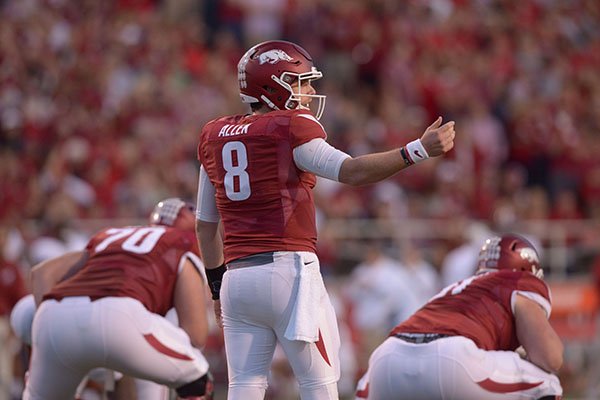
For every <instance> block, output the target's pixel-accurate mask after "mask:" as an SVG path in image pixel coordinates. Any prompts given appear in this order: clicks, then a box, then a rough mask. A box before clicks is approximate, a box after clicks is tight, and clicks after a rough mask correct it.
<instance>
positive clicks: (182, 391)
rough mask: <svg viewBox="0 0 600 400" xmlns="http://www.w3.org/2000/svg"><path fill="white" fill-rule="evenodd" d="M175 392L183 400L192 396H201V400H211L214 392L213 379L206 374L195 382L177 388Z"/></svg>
mask: <svg viewBox="0 0 600 400" xmlns="http://www.w3.org/2000/svg"><path fill="white" fill-rule="evenodd" d="M175 391H176V392H177V396H179V397H181V398H183V399H186V398H188V397H194V396H203V397H202V398H203V399H205V400H209V399H212V394H213V391H214V383H213V377H212V375H211V373H210V372H207V373H206V374H204V375H202V376H201V377H200V378H198V379H196V380H195V381H193V382H190V383H186V384H185V385H183V386H180V387H178V388H177V389H175ZM194 398H195V397H194Z"/></svg>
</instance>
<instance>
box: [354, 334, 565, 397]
mask: <svg viewBox="0 0 600 400" xmlns="http://www.w3.org/2000/svg"><path fill="white" fill-rule="evenodd" d="M367 374H368V379H367V381H368V389H367V392H368V397H367V398H368V399H369V400H400V399H407V400H408V399H410V400H421V399H422V400H436V399H440V400H442V399H443V400H530V399H539V398H540V397H543V396H548V395H562V387H561V386H560V382H559V381H558V378H557V377H556V376H554V375H552V374H549V373H548V372H546V371H544V370H542V369H540V368H538V367H537V366H535V365H533V364H532V363H530V362H529V361H526V360H523V359H521V357H519V355H518V354H517V353H515V352H513V351H485V350H482V349H479V348H478V347H477V346H476V345H475V343H474V342H473V341H472V340H470V339H467V338H465V337H462V336H453V337H447V338H442V339H438V340H434V341H432V342H429V343H422V344H413V343H408V342H405V341H403V340H401V339H399V338H395V337H389V338H388V339H386V340H385V341H384V342H383V343H382V344H381V345H380V346H379V347H378V348H377V349H376V350H375V351H374V352H373V354H372V355H371V358H370V360H369V371H368V372H367ZM367 381H362V386H363V387H362V389H365V387H364V386H365V383H367ZM359 386H360V384H359ZM359 389H361V388H360V387H359Z"/></svg>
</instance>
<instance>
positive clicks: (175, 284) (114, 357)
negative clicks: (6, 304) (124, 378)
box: [24, 198, 212, 400]
mask: <svg viewBox="0 0 600 400" xmlns="http://www.w3.org/2000/svg"><path fill="white" fill-rule="evenodd" d="M194 223H195V221H194V212H193V208H192V207H189V206H188V205H187V204H186V203H185V202H183V201H182V200H180V199H178V198H170V199H166V200H163V201H161V202H160V203H158V204H157V205H156V207H155V209H154V211H153V212H152V214H151V215H150V224H149V225H146V226H128V227H121V228H107V229H104V230H102V231H100V232H98V233H97V234H95V235H94V236H93V237H92V238H91V239H90V241H89V242H88V244H87V246H86V249H85V250H84V251H78V252H72V253H67V254H65V255H63V256H60V257H57V258H54V259H51V260H48V261H45V262H43V263H41V264H40V265H38V266H36V267H34V269H33V271H32V283H33V291H34V296H35V298H36V302H38V303H39V302H40V300H41V304H40V305H39V308H38V311H37V312H36V314H35V317H34V320H33V328H32V331H33V349H32V360H31V368H30V375H29V379H28V381H27V385H26V388H25V393H24V399H25V400H28V399H40V400H41V399H43V400H65V399H69V398H73V395H74V393H75V389H76V388H77V385H78V384H79V382H80V381H81V380H82V378H83V377H84V376H85V375H86V374H87V373H88V372H89V371H90V370H92V369H94V368H98V367H103V368H107V369H110V370H115V371H119V372H122V373H124V374H125V375H128V376H132V377H136V378H141V379H147V380H152V381H155V382H158V383H161V384H164V385H167V386H169V387H172V388H175V389H176V391H177V394H178V395H179V396H180V397H182V398H190V399H192V398H194V399H198V398H199V397H198V396H202V395H206V398H210V394H211V392H212V380H211V377H210V373H209V371H208V363H207V361H206V359H205V358H204V356H203V355H202V353H201V352H200V350H199V348H201V347H202V346H203V345H204V342H205V340H206V335H207V330H208V326H207V320H206V314H205V304H204V281H203V279H204V278H203V276H202V275H203V273H202V268H203V266H202V263H201V261H200V258H199V253H198V248H197V245H196V239H195V237H194ZM65 271H68V272H66V275H64V274H65ZM63 275H64V277H63ZM60 277H63V278H62V280H61V281H60V282H59V283H58V284H56V285H55V283H56V282H57V281H58V280H59V278H60ZM42 295H43V298H42ZM172 307H175V309H176V311H177V314H178V317H179V324H180V326H181V328H179V327H176V326H175V325H173V324H172V323H171V322H169V321H167V319H165V318H164V317H163V316H164V315H165V313H166V312H167V311H168V310H169V309H170V308H172Z"/></svg>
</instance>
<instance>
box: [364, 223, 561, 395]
mask: <svg viewBox="0 0 600 400" xmlns="http://www.w3.org/2000/svg"><path fill="white" fill-rule="evenodd" d="M542 277H543V270H542V268H541V266H540V262H539V258H538V254H537V252H536V250H535V248H534V247H533V245H532V244H531V243H529V241H527V240H526V239H525V238H523V237H521V236H518V235H514V234H506V235H503V236H501V237H493V238H490V239H488V240H487V241H486V242H485V244H484V245H483V247H482V248H481V251H480V254H479V263H478V269H477V272H476V274H475V275H473V276H471V277H470V278H467V279H465V280H462V281H458V282H456V283H454V284H452V285H449V286H448V287H446V288H445V289H443V290H442V291H441V292H440V293H439V294H437V295H436V296H434V297H433V298H432V299H431V300H430V301H429V302H428V303H427V304H426V305H425V306H423V308H421V309H420V310H418V311H417V312H416V313H414V314H413V315H412V316H411V317H409V318H408V319H407V320H406V321H404V322H402V323H401V324H399V325H398V326H396V327H395V328H394V329H393V330H392V332H391V334H390V337H389V338H388V339H386V340H385V341H384V342H383V343H382V344H381V345H380V346H379V347H378V348H377V349H375V351H374V352H373V354H372V355H371V358H370V360H369V369H368V371H367V374H366V375H365V376H364V377H363V379H361V381H360V382H359V384H358V388H357V399H368V400H403V399H406V400H436V399H440V400H441V399H444V400H501V399H502V400H526V399H528V400H529V399H531V400H558V399H560V398H561V396H562V388H561V385H560V382H559V380H558V378H557V377H556V375H555V374H556V373H557V371H558V369H559V368H560V366H561V364H562V359H563V358H562V357H563V356H562V353H563V345H562V342H561V340H560V338H559V337H558V335H557V334H556V332H555V331H554V329H553V328H552V326H551V325H550V323H549V322H548V317H549V316H550V311H551V304H550V302H551V300H550V289H549V288H548V286H547V285H546V283H545V282H544V281H543V280H542ZM520 346H522V347H523V349H524V350H525V352H526V359H522V358H521V357H520V356H519V354H518V353H517V352H516V350H517V349H518V348H519V347H520Z"/></svg>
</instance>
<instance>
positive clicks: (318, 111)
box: [271, 67, 327, 119]
mask: <svg viewBox="0 0 600 400" xmlns="http://www.w3.org/2000/svg"><path fill="white" fill-rule="evenodd" d="M322 77H323V73H322V72H321V71H319V70H317V69H316V68H315V67H311V70H310V71H308V72H302V73H300V74H296V73H293V72H284V73H282V74H281V76H280V77H277V76H275V75H271V79H273V80H274V81H275V82H276V83H277V84H279V85H281V86H283V87H284V88H285V89H286V90H287V91H288V92H290V97H289V98H288V100H287V101H286V102H285V108H286V109H287V110H296V109H300V110H309V111H311V112H313V113H314V115H315V117H316V118H317V119H320V118H321V116H322V115H323V111H324V110H325V99H326V97H327V96H325V95H322V94H306V93H302V86H303V85H306V84H309V85H310V84H311V82H312V81H314V80H317V79H320V78H322ZM296 81H297V82H298V84H297V85H296V91H294V88H293V87H292V84H293V83H295V82H296ZM303 97H304V98H306V97H309V98H311V99H312V100H313V101H314V100H315V99H316V100H317V101H318V102H317V104H316V106H312V107H311V105H312V102H310V104H309V103H306V104H303V103H302V98H303ZM313 110H314V111H313Z"/></svg>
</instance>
